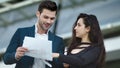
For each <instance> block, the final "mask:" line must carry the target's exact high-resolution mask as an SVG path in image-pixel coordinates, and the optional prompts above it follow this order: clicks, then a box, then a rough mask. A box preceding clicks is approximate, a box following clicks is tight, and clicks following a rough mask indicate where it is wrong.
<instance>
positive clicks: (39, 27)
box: [3, 1, 64, 68]
mask: <svg viewBox="0 0 120 68" xmlns="http://www.w3.org/2000/svg"><path fill="white" fill-rule="evenodd" d="M56 14H57V6H56V3H55V2H52V1H42V2H41V4H40V5H39V8H38V11H37V12H36V16H37V18H38V20H37V23H36V24H35V25H34V26H32V27H27V28H19V29H18V30H17V31H16V32H15V34H14V35H13V37H12V39H11V42H10V44H9V46H8V48H7V50H6V53H5V54H4V57H3V60H4V62H5V64H14V63H16V67H15V68H38V67H39V68H42V67H41V65H40V64H39V63H38V62H37V60H35V58H33V57H29V56H25V55H24V54H25V52H26V51H28V49H27V48H25V47H22V44H23V39H24V38H25V36H29V37H39V38H40V37H43V38H46V39H48V40H50V41H52V52H58V53H63V52H64V45H63V39H62V38H60V37H58V36H56V35H54V34H53V33H51V32H50V31H49V30H48V29H49V28H50V27H51V26H52V24H53V22H54V20H55V17H56ZM31 42H32V41H31ZM40 45H41V44H40ZM49 63H50V64H51V65H52V68H63V64H62V63H61V62H60V61H59V60H58V59H53V61H52V62H50V61H49ZM45 68H50V67H49V66H47V65H45Z"/></svg>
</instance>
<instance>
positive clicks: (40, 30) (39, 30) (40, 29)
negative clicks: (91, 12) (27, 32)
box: [37, 24, 47, 34]
mask: <svg viewBox="0 0 120 68" xmlns="http://www.w3.org/2000/svg"><path fill="white" fill-rule="evenodd" d="M37 28H38V30H37V33H39V34H47V30H46V31H45V30H42V28H41V27H40V26H39V25H38V24H37Z"/></svg>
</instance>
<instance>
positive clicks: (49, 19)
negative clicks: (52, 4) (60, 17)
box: [37, 9, 56, 31]
mask: <svg viewBox="0 0 120 68" xmlns="http://www.w3.org/2000/svg"><path fill="white" fill-rule="evenodd" d="M55 16H56V11H50V10H48V9H43V11H42V12H41V13H40V12H37V18H38V24H39V26H40V28H41V29H42V30H44V31H46V30H48V29H49V28H50V27H51V26H52V24H53V23H54V21H55Z"/></svg>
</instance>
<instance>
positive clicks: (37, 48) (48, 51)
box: [23, 36, 52, 61]
mask: <svg viewBox="0 0 120 68" xmlns="http://www.w3.org/2000/svg"><path fill="white" fill-rule="evenodd" d="M23 47H26V48H28V52H26V53H25V55H27V56H31V57H35V58H40V59H45V60H50V61H52V41H49V40H45V39H40V38H33V37H27V36H26V37H25V38H24V41H23Z"/></svg>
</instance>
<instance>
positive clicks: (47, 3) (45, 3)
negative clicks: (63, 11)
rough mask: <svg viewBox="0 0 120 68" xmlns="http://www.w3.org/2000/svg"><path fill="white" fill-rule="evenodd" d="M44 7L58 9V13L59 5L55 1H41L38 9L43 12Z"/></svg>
mask: <svg viewBox="0 0 120 68" xmlns="http://www.w3.org/2000/svg"><path fill="white" fill-rule="evenodd" d="M43 9H48V10H51V11H56V13H57V5H56V3H55V2H53V1H48V0H44V1H41V3H40V5H39V7H38V11H39V12H40V13H41V12H42V11H43Z"/></svg>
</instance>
